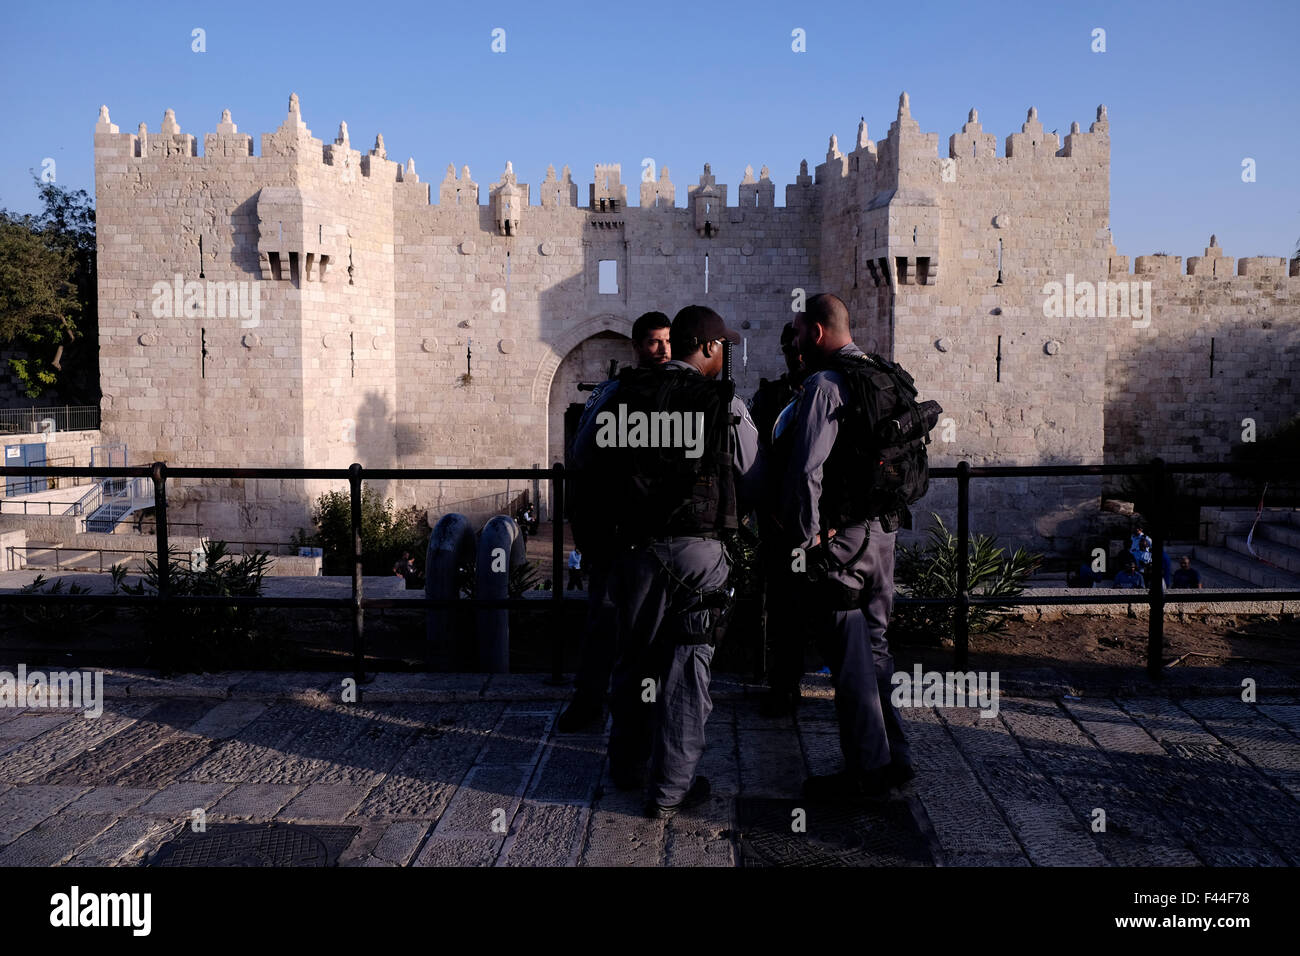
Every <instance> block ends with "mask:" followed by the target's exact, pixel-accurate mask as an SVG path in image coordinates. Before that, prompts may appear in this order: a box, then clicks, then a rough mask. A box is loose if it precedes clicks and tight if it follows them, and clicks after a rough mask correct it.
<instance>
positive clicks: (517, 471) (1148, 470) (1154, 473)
mask: <svg viewBox="0 0 1300 956" xmlns="http://www.w3.org/2000/svg"><path fill="white" fill-rule="evenodd" d="M1277 464H1278V463H1276V462H1252V463H1241V464H1237V463H1234V464H1195V463H1192V464H1174V465H1169V464H1166V463H1165V462H1164V461H1162V460H1160V459H1156V460H1154V461H1153V462H1151V463H1150V464H1149V465H1037V466H1000V465H999V466H981V467H971V465H970V463H969V462H965V461H963V462H960V463H959V464H958V465H957V466H956V467H943V468H932V469H930V475H931V477H932V478H939V479H942V478H956V479H957V553H958V554H967V555H968V554H969V553H970V482H971V480H972V479H975V478H980V479H983V478H1036V477H1079V476H1085V475H1095V476H1108V475H1139V474H1146V475H1149V476H1150V477H1151V478H1152V479H1153V481H1154V482H1155V484H1154V485H1153V487H1156V488H1160V487H1163V481H1164V478H1165V476H1166V475H1169V474H1179V473H1181V474H1191V473H1217V472H1245V473H1249V472H1252V471H1257V470H1260V469H1265V468H1268V467H1271V466H1276V465H1277ZM10 471H11V472H13V473H15V474H19V475H36V476H43V475H51V474H59V475H63V474H68V475H73V474H84V475H91V476H93V477H115V478H116V477H131V478H147V479H151V480H152V482H153V492H154V513H155V522H156V531H155V533H156V538H157V544H158V547H157V564H158V593H157V595H156V596H139V595H118V594H112V595H105V594H101V595H84V596H83V595H78V596H77V597H76V598H69V597H68V596H66V595H50V594H0V604H3V603H5V602H13V603H19V604H23V603H33V604H38V603H52V602H55V601H66V600H75V601H77V602H84V603H86V604H98V605H109V606H142V605H152V606H155V607H157V606H158V605H159V604H160V603H161V604H162V605H163V607H164V608H166V607H169V606H175V605H176V604H177V603H182V604H193V605H199V606H204V605H216V606H231V605H233V606H251V607H286V608H288V607H296V608H337V609H344V608H346V609H348V610H350V611H351V612H352V613H351V618H352V657H353V668H354V675H355V677H356V679H357V681H358V682H359V683H360V682H363V681H364V680H365V673H364V663H365V612H366V610H367V609H368V608H453V607H461V608H467V607H480V608H504V609H508V610H532V611H537V610H542V609H546V610H548V611H549V616H550V622H549V623H550V630H551V642H552V643H551V650H552V661H551V663H552V678H553V679H554V680H555V681H557V682H559V681H560V680H562V677H563V670H564V645H563V638H564V629H563V611H564V606H565V604H566V603H574V604H585V603H586V600H587V599H586V598H585V597H572V598H567V597H565V592H564V589H563V588H561V587H559V586H558V585H559V583H560V580H559V574H558V570H559V569H562V568H563V567H564V522H563V520H562V516H563V515H564V497H565V490H566V489H565V478H566V477H569V476H571V475H573V474H575V472H573V471H566V469H565V467H564V466H563V465H560V464H556V465H554V466H553V467H552V468H550V469H548V470H546V471H544V472H539V471H538V470H537V469H532V468H373V469H365V468H363V467H362V466H361V465H360V464H353V465H352V466H351V467H349V468H347V469H346V470H344V469H339V468H169V467H168V466H167V465H166V464H165V463H164V462H155V463H154V464H153V465H151V466H138V465H137V466H134V467H121V468H51V467H48V466H25V467H15V468H12V469H10ZM543 476H544V477H545V478H546V480H549V481H550V482H551V489H552V494H553V495H554V502H555V512H554V514H555V515H556V516H557V517H558V519H559V520H553V521H552V522H551V535H552V538H551V560H552V564H553V567H554V568H555V569H557V573H556V575H555V576H554V579H553V580H554V584H553V588H552V592H551V595H550V597H549V599H546V600H543V601H536V600H528V599H526V598H502V599H486V598H472V599H458V598H450V599H438V600H434V599H430V598H410V599H407V598H391V597H390V598H368V597H366V596H365V592H364V583H363V578H362V552H361V482H362V479H363V478H369V479H371V480H373V481H389V480H396V479H406V480H416V481H418V480H465V479H469V480H473V479H483V478H520V477H526V478H539V477H543ZM168 478H178V479H180V478H184V479H190V478H273V479H274V478H279V479H303V480H311V479H314V480H325V481H337V480H339V479H340V478H346V479H347V482H348V486H349V495H350V501H351V506H352V507H351V526H352V594H351V596H350V597H347V598H325V597H315V598H290V597H242V596H240V597H236V596H208V595H203V596H197V595H185V596H174V595H172V594H171V589H170V585H169V575H168V568H169V556H168V547H167V532H168V524H167V479H168ZM1164 505H1167V502H1166V503H1162V505H1161V508H1162V509H1163V507H1164ZM1143 517H1144V518H1145V519H1146V525H1145V529H1146V531H1147V534H1148V536H1149V537H1150V538H1151V539H1152V552H1153V565H1154V567H1156V568H1160V567H1161V565H1162V562H1163V556H1164V547H1165V537H1166V535H1165V525H1166V524H1167V521H1168V517H1167V515H1166V514H1164V513H1162V511H1157V512H1156V513H1155V514H1144V515H1143ZM969 571H970V568H969V562H968V561H960V562H958V565H957V594H956V595H955V596H950V597H930V598H909V597H900V598H898V599H897V600H896V601H895V604H896V605H901V606H907V605H916V606H921V605H928V606H937V607H952V608H956V610H957V613H956V615H955V621H954V631H955V634H954V638H955V640H954V653H955V657H956V664H957V666H958V667H961V668H964V667H965V666H966V662H967V660H968V657H969V650H970V632H969V612H970V609H971V607H973V606H980V605H987V606H994V607H1022V606H1035V605H1089V604H1097V605H1105V604H1135V603H1143V602H1142V601H1141V600H1135V598H1134V596H1133V595H1124V594H1093V593H1091V592H1088V591H1081V592H1080V593H1079V594H1078V595H1074V594H1070V595H1040V596H1033V597H1025V596H1023V595H1021V596H1015V597H1012V596H996V597H992V596H985V595H978V594H972V593H971V590H970V579H969ZM1235 601H1300V590H1291V591H1287V590H1247V591H1215V592H1214V593H1212V594H1206V593H1204V592H1200V591H1198V592H1193V593H1190V594H1185V595H1182V596H1179V595H1172V596H1167V595H1166V594H1165V590H1164V579H1163V576H1162V575H1161V574H1159V573H1155V574H1153V575H1152V576H1151V586H1150V588H1149V590H1148V591H1147V594H1146V598H1145V603H1147V604H1148V605H1149V607H1150V611H1151V613H1150V619H1149V628H1148V642H1147V673H1148V674H1149V675H1150V676H1151V677H1152V678H1153V679H1159V678H1160V676H1161V674H1162V653H1163V644H1164V612H1165V607H1166V605H1168V604H1179V603H1197V604H1218V603H1227V602H1235Z"/></svg>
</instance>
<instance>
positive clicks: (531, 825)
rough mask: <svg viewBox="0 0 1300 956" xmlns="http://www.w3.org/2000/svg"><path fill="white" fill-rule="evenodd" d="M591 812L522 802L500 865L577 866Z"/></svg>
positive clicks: (568, 807) (574, 807)
mask: <svg viewBox="0 0 1300 956" xmlns="http://www.w3.org/2000/svg"><path fill="white" fill-rule="evenodd" d="M589 814H590V811H589V810H588V809H586V808H585V807H576V806H567V805H564V804H557V803H525V804H523V806H521V807H520V808H519V813H518V814H517V815H516V816H515V818H514V823H513V824H512V826H511V828H510V835H509V836H508V837H507V838H506V841H505V844H504V846H503V848H502V853H501V858H500V860H499V861H498V863H497V865H498V866H574V865H576V864H577V861H578V853H579V852H580V850H581V849H582V838H583V835H584V833H585V832H586V829H587V817H588V815H589ZM435 839H437V837H435Z"/></svg>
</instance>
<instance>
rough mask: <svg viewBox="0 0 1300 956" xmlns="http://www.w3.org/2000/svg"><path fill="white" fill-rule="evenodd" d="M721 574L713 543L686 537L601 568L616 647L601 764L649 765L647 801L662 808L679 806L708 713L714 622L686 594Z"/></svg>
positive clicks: (725, 569)
mask: <svg viewBox="0 0 1300 956" xmlns="http://www.w3.org/2000/svg"><path fill="white" fill-rule="evenodd" d="M729 573H730V567H729V565H728V562H727V556H726V552H725V551H724V550H723V547H722V543H721V542H719V541H716V540H713V539H709V538H688V537H678V538H670V539H667V540H665V541H657V542H655V543H653V544H651V545H649V546H647V547H645V548H642V549H640V550H636V551H629V552H627V553H625V554H623V555H621V556H620V557H618V558H617V559H616V560H615V561H614V563H613V565H612V566H611V568H610V575H609V594H610V598H611V600H612V601H613V603H614V605H615V606H616V607H617V608H618V643H619V656H618V662H617V663H616V664H615V665H614V679H613V687H612V688H611V693H610V714H611V716H612V718H613V723H612V726H611V729H610V736H609V759H610V764H611V766H612V767H614V768H627V769H632V768H639V767H640V766H641V765H642V764H644V762H645V760H646V759H649V760H650V774H649V784H650V793H649V796H650V799H651V800H654V801H655V802H657V803H659V804H660V805H662V806H672V805H674V804H677V803H680V802H681V800H682V798H683V797H684V796H685V795H686V791H687V790H688V789H689V788H690V786H691V783H692V781H693V780H694V778H695V768H696V766H697V765H698V764H699V762H700V758H701V757H702V756H703V755H704V725H705V722H706V721H707V720H708V719H709V714H710V713H711V712H712V711H713V701H712V699H711V698H710V697H709V677H710V669H711V666H712V662H713V647H712V646H711V645H710V644H709V643H707V642H708V640H709V639H710V637H711V624H712V623H713V620H712V615H713V613H715V612H712V611H710V610H707V609H701V608H699V607H697V606H696V605H697V595H696V593H695V592H696V590H697V589H702V590H706V591H707V590H711V589H713V588H720V587H723V586H724V585H725V584H726V582H727V575H728V574H729ZM674 577H675V578H676V579H677V580H674ZM679 582H680V583H679ZM683 585H685V586H683ZM652 691H653V694H652Z"/></svg>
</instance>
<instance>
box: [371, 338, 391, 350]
mask: <svg viewBox="0 0 1300 956" xmlns="http://www.w3.org/2000/svg"><path fill="white" fill-rule="evenodd" d="M386 345H388V336H386V335H376V336H375V337H374V338H372V339H371V340H370V347H371V348H372V349H375V350H376V351H378V350H379V349H382V348H384V347H385V346H386Z"/></svg>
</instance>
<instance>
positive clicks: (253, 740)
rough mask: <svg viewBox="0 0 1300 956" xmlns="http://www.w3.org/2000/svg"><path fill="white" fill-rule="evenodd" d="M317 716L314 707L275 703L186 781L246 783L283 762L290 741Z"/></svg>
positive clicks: (189, 773) (196, 768) (209, 758)
mask: <svg viewBox="0 0 1300 956" xmlns="http://www.w3.org/2000/svg"><path fill="white" fill-rule="evenodd" d="M317 715H318V712H317V711H316V710H315V709H314V708H311V707H305V706H303V705H301V704H295V703H279V704H275V705H274V706H272V707H269V708H268V709H267V710H266V712H265V713H263V714H262V716H260V717H258V718H257V719H256V720H254V721H253V722H252V723H250V724H249V725H248V726H247V727H245V728H244V729H243V730H242V731H240V733H239V735H238V737H236V738H235V739H233V740H230V741H228V742H227V743H225V744H223V745H222V746H221V747H220V748H219V749H218V750H217V751H216V752H215V753H213V754H212V755H211V756H210V757H208V758H207V759H206V760H204V761H203V762H202V763H199V764H198V765H196V766H195V767H193V768H192V769H190V770H189V771H188V772H186V774H185V779H187V780H195V781H229V782H231V783H234V782H238V781H242V780H246V779H247V778H248V777H249V776H250V775H252V774H256V773H259V772H260V771H261V770H262V769H263V768H266V767H270V766H272V765H273V764H275V763H277V762H278V761H280V760H282V759H283V752H284V748H285V747H286V746H287V745H288V743H289V741H290V740H292V739H293V738H294V737H295V736H296V735H297V734H298V733H300V732H301V731H302V730H303V729H304V728H305V727H306V726H307V725H308V724H309V723H311V722H312V721H313V720H315V719H316V717H317Z"/></svg>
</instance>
